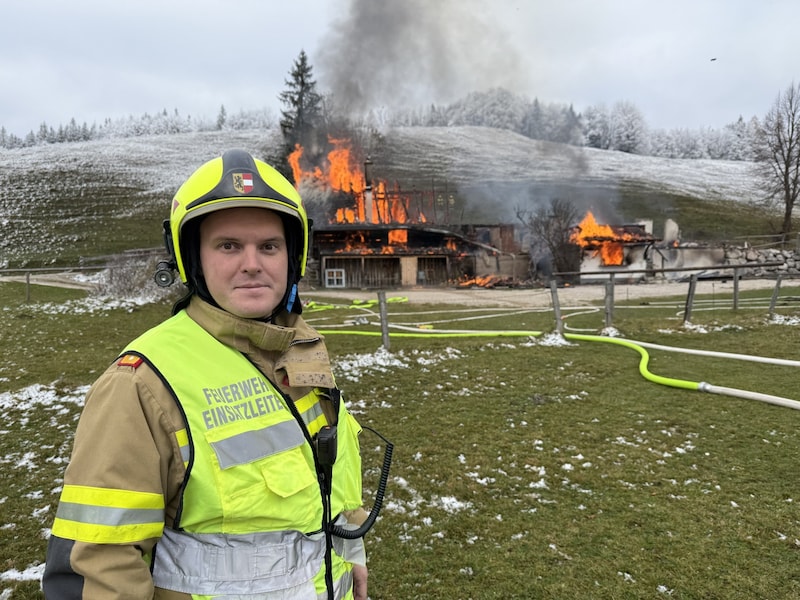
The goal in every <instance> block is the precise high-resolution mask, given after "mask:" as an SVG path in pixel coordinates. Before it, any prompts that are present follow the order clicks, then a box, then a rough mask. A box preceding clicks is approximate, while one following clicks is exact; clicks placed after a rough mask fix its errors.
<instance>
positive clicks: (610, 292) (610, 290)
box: [606, 273, 614, 327]
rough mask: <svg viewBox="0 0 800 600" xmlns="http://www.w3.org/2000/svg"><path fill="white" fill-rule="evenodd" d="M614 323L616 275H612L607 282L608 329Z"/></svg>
mask: <svg viewBox="0 0 800 600" xmlns="http://www.w3.org/2000/svg"><path fill="white" fill-rule="evenodd" d="M613 323H614V273H611V276H610V277H609V280H608V281H607V282H606V327H611V326H612V325H613Z"/></svg>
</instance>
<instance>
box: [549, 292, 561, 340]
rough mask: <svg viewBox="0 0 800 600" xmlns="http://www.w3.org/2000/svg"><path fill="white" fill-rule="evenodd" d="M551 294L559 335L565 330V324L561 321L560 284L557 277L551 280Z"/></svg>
mask: <svg viewBox="0 0 800 600" xmlns="http://www.w3.org/2000/svg"><path fill="white" fill-rule="evenodd" d="M550 296H551V297H552V299H553V313H554V314H555V317H556V331H557V332H558V335H561V334H562V333H563V332H564V324H563V323H562V322H561V305H560V304H559V303H558V285H557V284H556V280H555V279H551V280H550Z"/></svg>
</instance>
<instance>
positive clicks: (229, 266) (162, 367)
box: [42, 150, 367, 600]
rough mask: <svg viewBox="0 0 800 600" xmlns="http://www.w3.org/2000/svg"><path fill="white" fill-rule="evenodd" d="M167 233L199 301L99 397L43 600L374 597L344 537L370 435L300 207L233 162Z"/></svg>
mask: <svg viewBox="0 0 800 600" xmlns="http://www.w3.org/2000/svg"><path fill="white" fill-rule="evenodd" d="M164 232H165V240H166V243H167V247H168V249H169V250H170V253H171V256H172V262H171V264H170V266H171V267H172V268H174V269H176V270H177V272H178V274H179V275H180V279H181V281H182V282H183V283H184V284H185V285H186V286H187V290H188V292H187V294H186V295H185V296H184V297H183V298H181V300H179V301H178V302H177V303H176V305H175V307H174V308H173V314H172V316H171V317H170V318H169V319H167V320H165V321H164V322H163V323H161V324H159V325H157V326H155V327H154V328H153V329H151V330H149V331H147V332H145V333H144V334H143V335H141V336H140V337H139V338H137V339H136V340H134V341H133V342H131V343H130V344H129V345H128V346H127V347H126V348H125V350H124V351H123V352H122V353H121V354H120V355H119V357H118V358H117V359H116V360H115V361H114V362H113V364H112V365H111V366H110V367H109V368H108V369H107V370H106V371H105V372H104V373H103V374H102V375H101V376H100V377H99V378H98V380H97V381H96V382H95V383H94V385H93V386H92V387H91V389H90V390H89V392H88V395H87V397H86V403H85V406H84V409H83V412H82V414H81V418H80V421H79V423H78V427H77V431H76V434H75V439H74V448H73V451H72V457H71V460H70V463H69V465H68V467H67V469H66V472H65V475H64V486H63V489H62V492H61V498H60V502H59V507H58V510H57V513H56V516H55V521H54V523H53V527H52V534H51V536H50V539H49V542H48V549H47V562H46V567H45V572H44V576H43V581H42V585H43V589H44V593H45V597H46V598H48V599H52V600H56V599H67V598H69V599H78V598H104V599H109V600H110V599H113V598H142V599H144V598H170V599H179V598H184V599H188V598H244V597H247V598H264V599H271V598H280V599H290V598H291V599H294V598H297V599H306V598H308V599H326V598H328V599H337V600H338V599H351V598H353V599H355V600H366V598H367V568H366V555H365V552H364V546H363V540H362V539H361V538H355V539H349V538H350V537H351V536H346V535H344V534H342V535H341V536H337V535H335V533H336V532H337V531H342V530H343V529H345V530H353V529H356V528H358V526H359V525H361V524H362V523H363V522H364V520H365V518H366V517H367V513H366V511H365V510H364V509H363V508H362V507H361V459H360V455H359V444H358V434H359V433H360V431H361V427H360V426H359V425H358V423H357V422H356V420H355V419H354V417H353V416H352V415H351V414H350V413H349V412H348V410H347V409H346V407H345V405H344V402H343V401H342V399H341V394H340V392H339V390H338V389H337V387H336V384H335V382H334V377H333V374H332V372H331V365H330V360H329V357H328V352H327V349H326V347H325V344H324V341H323V340H322V338H321V337H320V335H319V334H318V333H317V332H316V331H315V330H314V329H312V328H311V327H310V326H309V325H307V324H306V323H305V321H304V320H303V319H302V317H301V312H302V305H301V302H300V300H299V298H298V296H297V284H298V282H299V281H300V278H301V277H302V276H303V274H304V272H305V266H306V258H307V254H308V245H309V239H308V237H309V233H308V220H307V216H306V212H305V209H304V208H303V204H302V201H301V199H300V196H299V195H298V193H297V192H296V190H295V189H294V187H293V186H292V185H291V183H289V182H288V181H287V180H286V179H285V178H284V177H283V176H281V175H280V174H279V173H278V172H277V171H276V170H274V169H273V168H272V167H270V166H269V165H267V164H266V163H264V162H261V161H260V160H257V159H255V158H253V156H251V155H250V154H249V153H247V152H244V151H241V150H231V151H228V152H226V153H225V154H223V155H222V156H221V157H218V158H215V159H213V160H211V161H209V162H207V163H205V164H203V165H202V166H201V167H199V168H198V169H197V170H196V171H195V172H194V173H193V174H192V175H191V176H190V177H189V179H188V180H187V181H186V182H185V183H184V184H183V185H182V186H181V187H180V189H179V190H178V191H177V193H176V194H175V197H174V198H173V200H172V208H171V213H170V218H169V221H168V222H167V221H165V223H164ZM160 275H161V277H162V278H163V277H164V273H163V272H162V273H160ZM157 279H158V276H157ZM323 436H324V438H325V442H324V444H321V443H320V440H322V438H323ZM331 441H333V444H334V445H333V454H332V456H330V454H331ZM321 447H322V449H321ZM324 455H328V456H324ZM326 464H327V465H328V466H327V467H326V466H325V465H326Z"/></svg>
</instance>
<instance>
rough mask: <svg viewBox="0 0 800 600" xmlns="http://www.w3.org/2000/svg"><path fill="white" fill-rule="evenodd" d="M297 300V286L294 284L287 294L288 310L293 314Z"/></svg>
mask: <svg viewBox="0 0 800 600" xmlns="http://www.w3.org/2000/svg"><path fill="white" fill-rule="evenodd" d="M295 300H297V284H296V283H293V284H292V286H291V287H290V288H289V293H288V294H287V298H286V310H288V311H289V312H292V309H293V308H294V303H295Z"/></svg>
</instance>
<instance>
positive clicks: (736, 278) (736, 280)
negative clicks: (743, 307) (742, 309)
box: [733, 268, 739, 310]
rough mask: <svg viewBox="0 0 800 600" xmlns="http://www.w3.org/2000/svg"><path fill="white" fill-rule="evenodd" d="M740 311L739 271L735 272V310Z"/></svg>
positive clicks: (735, 270)
mask: <svg viewBox="0 0 800 600" xmlns="http://www.w3.org/2000/svg"><path fill="white" fill-rule="evenodd" d="M738 309H739V269H738V268H735V269H734V270H733V310H738Z"/></svg>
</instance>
